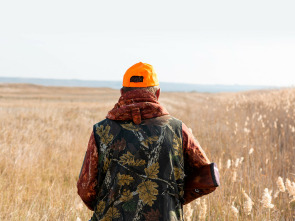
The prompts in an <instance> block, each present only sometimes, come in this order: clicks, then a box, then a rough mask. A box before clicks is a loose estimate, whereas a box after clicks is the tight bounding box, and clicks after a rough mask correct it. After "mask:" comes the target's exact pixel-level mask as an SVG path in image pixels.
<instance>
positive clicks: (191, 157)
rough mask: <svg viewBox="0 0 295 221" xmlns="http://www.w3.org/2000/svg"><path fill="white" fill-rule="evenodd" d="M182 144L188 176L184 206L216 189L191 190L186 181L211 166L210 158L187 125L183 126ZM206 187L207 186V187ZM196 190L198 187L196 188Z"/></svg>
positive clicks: (185, 185) (185, 170)
mask: <svg viewBox="0 0 295 221" xmlns="http://www.w3.org/2000/svg"><path fill="white" fill-rule="evenodd" d="M182 142H183V157H184V173H185V175H186V178H185V183H184V204H187V203H190V202H191V201H193V200H195V199H197V198H199V197H201V196H203V195H206V194H208V193H211V192H212V191H214V190H215V189H216V187H208V188H205V189H200V190H198V191H195V189H193V190H192V189H191V185H190V184H191V183H186V180H191V179H194V177H193V176H195V175H194V174H196V173H195V171H196V170H197V169H198V168H200V170H201V167H202V166H206V165H209V164H210V161H209V159H208V157H207V156H206V154H205V152H204V150H203V149H202V147H201V146H200V144H199V142H198V141H197V140H196V139H195V138H194V136H193V134H192V133H191V132H190V131H189V129H188V128H187V126H186V125H185V124H182ZM203 168H204V167H203ZM205 186H206V185H205ZM195 188H196V189H197V188H198V187H195Z"/></svg>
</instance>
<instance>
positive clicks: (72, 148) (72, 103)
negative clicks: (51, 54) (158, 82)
mask: <svg viewBox="0 0 295 221" xmlns="http://www.w3.org/2000/svg"><path fill="white" fill-rule="evenodd" d="M118 98H119V91H117V90H111V89H106V88H67V87H43V86H36V85H26V84H0V199H1V202H0V220H79V218H80V219H81V220H88V219H89V218H90V216H91V212H90V211H88V210H87V208H86V207H85V206H84V205H83V204H82V202H81V200H80V198H79V197H78V195H77V193H76V192H77V190H76V181H77V179H78V175H79V172H80V168H81V165H82V161H83V157H84V154H85V151H86V147H87V143H88V139H89V136H90V133H91V130H92V125H93V124H95V123H96V122H98V121H100V120H102V119H104V118H105V116H106V114H107V112H108V111H109V110H110V109H111V108H112V107H113V106H114V104H115V103H116V102H117V100H118ZM160 103H162V104H163V106H165V107H166V109H167V110H168V111H169V112H170V114H171V115H173V116H175V117H176V118H179V119H181V120H182V121H183V122H184V123H185V124H187V126H188V127H190V128H191V129H192V132H193V134H194V135H195V137H196V138H197V139H198V141H199V142H200V144H201V145H202V147H203V149H204V150H205V152H206V153H207V155H208V157H209V159H210V160H211V161H213V162H216V163H217V164H218V166H219V169H220V174H221V187H219V188H218V189H217V190H216V191H215V192H214V193H213V194H210V195H209V196H206V197H203V198H202V199H201V202H199V201H195V202H193V203H191V204H189V206H186V208H185V212H186V218H187V220H202V219H203V220H204V219H206V220H237V219H239V220H293V219H295V216H294V215H295V205H294V204H295V203H292V202H291V201H292V198H294V199H295V196H294V195H295V183H293V185H294V186H293V187H292V182H294V181H295V163H294V159H295V121H294V119H295V89H284V90H273V91H251V92H243V93H223V94H205V93H163V94H161V97H160ZM279 176H280V177H282V179H283V185H284V184H286V183H287V190H285V192H282V191H283V187H282V183H279V185H277V180H278V177H279ZM287 179H288V180H290V182H289V181H287V182H286V180H287ZM290 183H291V184H290ZM284 187H285V186H284ZM265 188H268V190H269V195H267V194H266V193H265ZM292 188H293V191H294V192H293V194H294V195H293V196H292ZM279 190H281V191H279ZM269 197H270V198H269ZM270 200H271V201H270ZM290 202H291V203H290ZM253 203H254V204H253ZM189 213H192V215H191V216H193V218H191V219H190V217H189V216H188V214H189Z"/></svg>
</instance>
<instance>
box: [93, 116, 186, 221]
mask: <svg viewBox="0 0 295 221" xmlns="http://www.w3.org/2000/svg"><path fill="white" fill-rule="evenodd" d="M93 132H94V136H95V142H96V146H97V148H98V155H99V164H98V166H99V172H98V178H97V182H98V185H97V188H98V189H97V190H98V196H97V202H96V207H95V210H94V215H93V217H92V220H102V219H104V220H112V219H115V220H151V219H153V220H183V216H182V203H183V185H184V162H183V149H182V122H181V121H179V120H177V119H175V118H173V117H171V116H170V115H164V116H161V117H156V118H151V119H146V120H143V121H142V122H141V124H139V125H136V124H134V123H133V122H132V121H113V120H109V119H105V120H103V121H101V122H99V123H97V124H95V125H94V127H93Z"/></svg>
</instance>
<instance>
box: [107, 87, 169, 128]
mask: <svg viewBox="0 0 295 221" xmlns="http://www.w3.org/2000/svg"><path fill="white" fill-rule="evenodd" d="M167 114H169V113H168V112H167V110H166V109H165V108H164V107H163V106H162V105H160V103H159V102H158V100H157V97H156V95H154V94H153V93H151V92H149V91H146V90H140V89H139V90H133V91H128V92H126V93H124V94H123V95H122V96H121V97H120V99H119V101H118V103H117V104H115V107H114V108H113V109H112V110H110V111H109V113H108V115H107V116H106V118H108V119H110V120H123V121H125V120H133V122H134V123H135V124H140V123H141V120H144V119H150V118H154V117H160V116H163V115H167Z"/></svg>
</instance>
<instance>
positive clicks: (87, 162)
mask: <svg viewBox="0 0 295 221" xmlns="http://www.w3.org/2000/svg"><path fill="white" fill-rule="evenodd" d="M97 177H98V150H97V146H96V142H95V138H94V134H93V132H92V134H91V136H90V139H89V142H88V148H87V152H86V154H85V158H84V162H83V165H82V168H81V172H80V175H79V180H78V182H77V188H78V194H79V196H80V197H81V199H82V200H83V202H84V203H85V205H86V206H87V207H88V208H89V209H90V210H94V206H95V204H96V195H97Z"/></svg>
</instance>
